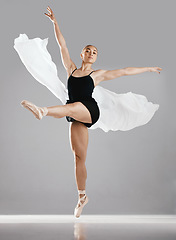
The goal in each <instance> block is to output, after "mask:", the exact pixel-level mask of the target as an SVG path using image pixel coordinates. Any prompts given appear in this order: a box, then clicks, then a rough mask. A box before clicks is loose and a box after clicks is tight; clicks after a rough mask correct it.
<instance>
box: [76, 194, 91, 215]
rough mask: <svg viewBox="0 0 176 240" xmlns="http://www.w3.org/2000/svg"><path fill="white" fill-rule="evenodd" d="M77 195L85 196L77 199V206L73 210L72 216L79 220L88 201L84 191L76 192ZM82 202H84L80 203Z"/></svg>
mask: <svg viewBox="0 0 176 240" xmlns="http://www.w3.org/2000/svg"><path fill="white" fill-rule="evenodd" d="M78 193H79V194H85V196H83V197H82V198H80V199H79V201H78V204H77V206H76V207H75V210H74V215H75V217H77V218H79V217H80V215H81V212H82V210H83V207H84V206H85V205H86V204H87V203H88V201H89V199H88V197H87V196H86V191H85V190H78ZM82 201H84V202H83V203H82Z"/></svg>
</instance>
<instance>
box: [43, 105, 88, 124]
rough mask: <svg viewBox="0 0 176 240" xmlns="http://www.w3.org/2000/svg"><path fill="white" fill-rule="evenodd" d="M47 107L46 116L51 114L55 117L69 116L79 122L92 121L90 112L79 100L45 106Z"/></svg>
mask: <svg viewBox="0 0 176 240" xmlns="http://www.w3.org/2000/svg"><path fill="white" fill-rule="evenodd" d="M47 109H48V113H47V115H46V116H52V117H55V118H62V117H65V116H70V117H72V118H74V119H75V120H77V121H80V122H86V123H91V122H92V119H91V115H90V112H89V111H88V109H87V108H86V107H85V106H84V105H83V104H82V103H81V102H75V103H70V104H66V105H57V106H52V107H47Z"/></svg>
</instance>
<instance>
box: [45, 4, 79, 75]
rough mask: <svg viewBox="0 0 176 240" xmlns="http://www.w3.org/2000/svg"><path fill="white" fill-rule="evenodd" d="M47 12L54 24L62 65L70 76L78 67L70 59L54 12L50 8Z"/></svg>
mask: <svg viewBox="0 0 176 240" xmlns="http://www.w3.org/2000/svg"><path fill="white" fill-rule="evenodd" d="M47 10H48V12H49V14H47V13H45V15H46V16H48V17H49V18H50V19H51V21H52V22H53V25H54V32H55V37H56V40H57V42H58V45H59V47H60V52H61V58H62V63H63V65H64V67H65V69H66V71H67V73H68V75H70V72H71V71H72V70H73V69H75V68H76V65H75V64H74V62H73V61H72V60H71V58H70V55H69V52H68V48H67V45H66V42H65V39H64V37H63V35H62V33H61V31H60V28H59V25H58V23H57V20H56V18H55V16H54V13H53V11H52V10H51V8H50V7H49V6H48V7H47Z"/></svg>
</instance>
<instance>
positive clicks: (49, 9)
mask: <svg viewBox="0 0 176 240" xmlns="http://www.w3.org/2000/svg"><path fill="white" fill-rule="evenodd" d="M47 10H48V12H49V14H47V13H44V14H45V15H46V16H48V17H49V18H50V19H51V21H52V22H53V23H56V18H55V16H54V13H53V11H52V10H51V8H50V7H49V6H48V7H47Z"/></svg>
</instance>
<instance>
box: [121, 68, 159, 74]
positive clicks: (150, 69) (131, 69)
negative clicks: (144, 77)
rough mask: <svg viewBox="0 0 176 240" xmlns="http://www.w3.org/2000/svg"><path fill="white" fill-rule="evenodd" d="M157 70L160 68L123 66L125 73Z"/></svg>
mask: <svg viewBox="0 0 176 240" xmlns="http://www.w3.org/2000/svg"><path fill="white" fill-rule="evenodd" d="M157 70H162V68H159V67H126V68H125V75H134V74H139V73H143V72H157ZM158 73H160V72H158Z"/></svg>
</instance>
